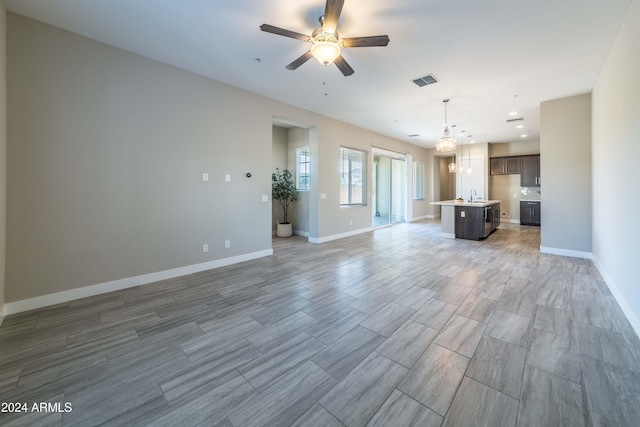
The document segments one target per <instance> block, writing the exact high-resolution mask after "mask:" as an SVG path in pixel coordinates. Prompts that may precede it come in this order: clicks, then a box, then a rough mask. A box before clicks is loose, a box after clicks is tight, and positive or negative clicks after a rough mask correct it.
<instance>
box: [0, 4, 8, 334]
mask: <svg viewBox="0 0 640 427" xmlns="http://www.w3.org/2000/svg"><path fill="white" fill-rule="evenodd" d="M6 35H7V11H6V9H5V8H4V4H0V324H1V323H2V318H3V314H4V301H5V297H4V293H5V292H4V288H5V284H4V280H5V277H4V276H5V254H6V250H5V246H6V218H7V193H6V191H7V92H6V91H7V62H6V61H7V54H6V53H7V39H6Z"/></svg>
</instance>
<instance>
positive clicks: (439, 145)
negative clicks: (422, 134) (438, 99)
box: [436, 99, 456, 152]
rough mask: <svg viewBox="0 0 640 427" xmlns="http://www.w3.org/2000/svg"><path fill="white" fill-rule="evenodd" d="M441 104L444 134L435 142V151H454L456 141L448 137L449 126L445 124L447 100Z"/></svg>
mask: <svg viewBox="0 0 640 427" xmlns="http://www.w3.org/2000/svg"><path fill="white" fill-rule="evenodd" d="M442 102H443V103H444V133H443V134H442V138H440V139H439V140H438V141H437V142H436V151H439V152H449V151H455V149H456V140H455V139H453V138H452V137H451V136H449V125H448V124H447V103H448V102H449V100H448V99H443V100H442Z"/></svg>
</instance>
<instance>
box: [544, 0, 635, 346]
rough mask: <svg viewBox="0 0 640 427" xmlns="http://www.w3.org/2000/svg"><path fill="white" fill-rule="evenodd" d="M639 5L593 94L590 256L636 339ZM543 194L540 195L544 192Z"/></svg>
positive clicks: (629, 14)
mask: <svg viewBox="0 0 640 427" xmlns="http://www.w3.org/2000/svg"><path fill="white" fill-rule="evenodd" d="M638 43H640V2H639V1H637V0H636V1H634V2H632V4H631V6H630V7H629V11H628V12H627V16H626V17H625V20H624V22H623V24H622V26H621V29H620V32H619V34H618V37H617V39H616V41H615V42H614V44H613V46H612V48H611V51H610V52H609V56H608V58H607V60H606V62H605V64H604V66H603V67H602V70H601V72H600V76H599V78H598V81H597V83H596V86H595V88H594V90H593V144H592V153H593V175H592V176H593V180H592V182H593V218H594V221H593V255H594V257H595V259H596V263H597V265H598V268H599V269H600V271H601V272H602V273H603V276H605V278H606V280H607V283H608V284H609V287H610V288H611V290H612V291H613V293H614V295H615V296H616V298H617V299H618V302H619V303H620V306H621V307H622V309H623V310H624V311H625V313H626V315H627V317H628V318H629V320H630V321H631V322H632V324H633V325H634V327H635V329H636V332H637V333H638V334H640V286H638V242H639V241H640V227H639V226H638V222H637V219H636V216H637V213H638V212H640V197H638V194H639V189H638V183H639V182H640V167H639V165H638V160H639V159H640V96H639V95H640V79H638V76H640V55H638ZM545 192H546V190H545Z"/></svg>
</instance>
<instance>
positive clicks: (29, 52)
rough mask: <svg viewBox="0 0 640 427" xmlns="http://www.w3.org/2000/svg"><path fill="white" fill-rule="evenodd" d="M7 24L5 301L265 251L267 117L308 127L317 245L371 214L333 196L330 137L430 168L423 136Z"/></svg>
mask: <svg viewBox="0 0 640 427" xmlns="http://www.w3.org/2000/svg"><path fill="white" fill-rule="evenodd" d="M8 30H9V31H8V80H9V84H8V89H9V96H8V99H9V115H8V118H9V123H10V124H11V126H10V127H9V136H8V156H9V158H10V159H11V160H10V162H9V166H8V192H7V197H8V202H7V203H8V204H7V205H8V210H7V221H8V224H9V225H8V227H7V254H8V256H7V275H6V278H7V282H6V299H7V301H18V300H22V299H26V298H31V297H36V296H41V295H46V294H51V293H55V292H60V291H65V290H70V289H75V288H78V287H82V286H87V285H92V284H98V283H104V282H107V281H112V280H117V279H122V278H127V277H134V276H137V275H143V274H148V273H153V272H158V271H164V270H169V269H173V268H178V267H182V266H189V265H195V264H199V263H203V262H208V261H213V260H220V259H224V258H228V257H232V256H240V255H245V254H251V253H263V252H264V251H267V250H270V248H271V203H265V202H262V201H261V196H262V195H270V194H271V169H272V160H271V158H272V155H273V153H272V139H273V135H272V133H273V128H272V123H273V120H274V118H283V119H287V120H290V121H291V122H295V123H300V124H301V125H303V126H304V127H305V128H308V129H309V146H310V150H311V157H312V168H313V170H315V171H317V173H316V174H313V175H312V180H311V191H310V192H309V235H310V238H312V241H313V240H316V241H322V240H323V239H330V238H333V237H335V236H339V235H344V234H348V233H351V232H358V230H366V229H368V228H369V227H370V226H371V218H372V215H371V204H368V205H367V206H364V207H361V208H351V209H341V208H340V205H339V182H338V158H339V147H340V145H346V146H349V147H354V148H360V149H363V150H365V151H370V150H371V147H372V146H373V145H375V146H381V147H388V148H392V149H394V150H396V151H402V152H406V153H409V154H411V155H412V156H413V158H414V159H415V160H420V161H424V162H425V165H427V176H430V175H431V174H433V169H432V160H431V159H432V157H431V156H430V154H429V152H428V150H425V149H423V148H419V147H417V146H413V145H410V144H406V143H403V142H400V141H397V140H394V139H391V138H388V137H385V136H382V135H379V134H376V133H373V132H370V131H367V130H363V129H361V128H357V127H354V126H351V125H348V124H346V123H343V122H339V121H336V120H334V119H330V118H328V117H325V116H321V115H318V114H315V113H312V112H309V111H306V110H302V109H300V108H297V107H293V106H291V105H287V104H283V103H280V102H277V101H274V100H271V99H268V98H264V97H261V96H259V95H256V94H252V93H249V92H247V91H245V90H242V89H238V88H234V87H231V86H228V85H225V84H222V83H219V82H216V81H213V80H210V79H206V78H203V77H200V76H197V75H194V74H191V73H188V72H185V71H183V70H179V69H177V68H174V67H171V66H168V65H165V64H161V63H158V62H155V61H152V60H149V59H145V58H142V57H140V56H137V55H135V54H131V53H128V52H124V51H122V50H119V49H116V48H113V47H110V46H107V45H104V44H101V43H98V42H95V41H92V40H89V39H86V38H83V37H80V36H77V35H74V34H71V33H68V32H65V31H62V30H59V29H55V28H53V27H50V26H47V25H45V24H41V23H38V22H36V21H33V20H29V19H27V18H24V17H21V16H18V15H15V14H9V15H8ZM430 165H431V166H430ZM203 172H208V173H209V175H210V181H209V182H206V183H205V182H203V180H202V173H203ZM247 172H251V173H252V175H253V176H252V178H245V174H246V173H247ZM370 173H371V171H369V174H370ZM225 174H230V175H231V177H232V179H231V182H229V183H225V182H224V175H225ZM369 178H370V176H369ZM427 188H428V187H427ZM320 194H325V195H326V198H323V199H321V198H320ZM430 197H432V194H427V200H425V201H420V202H415V203H413V212H414V216H419V215H426V214H427V212H428V208H429V205H428V201H430V200H432V199H430ZM349 221H352V222H353V225H350V224H349ZM224 240H231V248H230V249H224V245H223V242H224ZM204 243H208V244H209V252H208V253H203V252H202V244H204Z"/></svg>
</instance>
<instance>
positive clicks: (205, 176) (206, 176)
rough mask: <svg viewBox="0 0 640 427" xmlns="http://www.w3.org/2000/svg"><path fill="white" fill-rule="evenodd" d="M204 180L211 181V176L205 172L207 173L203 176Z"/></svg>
mask: <svg viewBox="0 0 640 427" xmlns="http://www.w3.org/2000/svg"><path fill="white" fill-rule="evenodd" d="M202 180H203V181H209V174H208V173H206V172H205V173H203V174H202Z"/></svg>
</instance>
